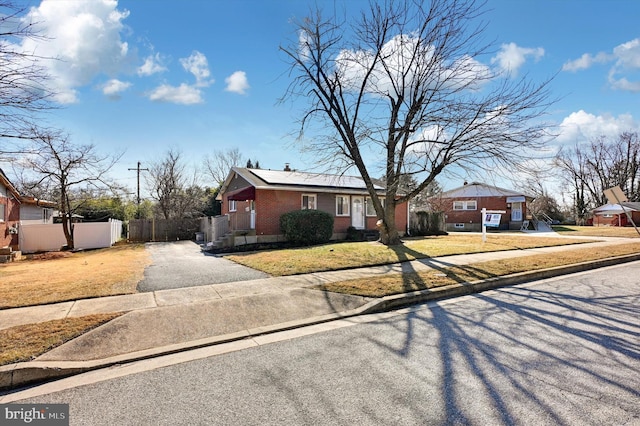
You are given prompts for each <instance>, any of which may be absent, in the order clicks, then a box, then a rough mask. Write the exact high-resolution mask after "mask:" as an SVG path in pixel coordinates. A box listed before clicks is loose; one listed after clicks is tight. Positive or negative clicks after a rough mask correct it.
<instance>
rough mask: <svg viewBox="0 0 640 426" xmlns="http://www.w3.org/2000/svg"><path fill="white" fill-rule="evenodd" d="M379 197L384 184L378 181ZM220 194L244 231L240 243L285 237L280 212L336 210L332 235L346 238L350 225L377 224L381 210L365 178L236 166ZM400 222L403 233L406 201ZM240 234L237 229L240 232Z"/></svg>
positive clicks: (233, 224) (232, 221) (233, 225)
mask: <svg viewBox="0 0 640 426" xmlns="http://www.w3.org/2000/svg"><path fill="white" fill-rule="evenodd" d="M375 189H376V193H377V194H378V196H379V197H381V198H382V197H384V195H385V190H384V188H383V187H382V186H380V185H375ZM218 200H220V201H222V214H223V215H228V217H229V227H230V230H231V231H236V232H237V231H244V232H243V233H242V234H241V235H242V238H240V239H239V238H237V237H236V243H235V244H237V243H238V240H240V242H242V241H244V242H247V243H251V242H274V241H282V240H283V236H282V232H281V230H280V216H281V215H282V214H284V213H287V212H290V211H293V210H301V209H317V210H322V211H325V212H327V213H330V214H331V215H333V216H334V227H333V238H334V239H341V238H345V237H346V234H347V228H349V227H350V226H353V227H354V228H356V229H362V230H376V222H377V220H378V219H377V216H376V213H375V210H374V208H373V204H372V203H371V201H370V196H369V193H368V192H367V189H366V186H365V183H364V181H363V180H362V178H360V177H355V176H338V175H327V174H317V173H306V172H298V171H292V170H289V168H288V167H286V168H285V170H265V169H247V168H240V167H234V168H232V169H231V171H230V172H229V175H228V176H227V179H226V180H225V182H224V184H223V185H222V188H221V190H220V193H219V195H218ZM396 226H397V228H398V230H399V231H400V233H401V235H402V234H403V233H404V232H405V230H406V227H407V203H403V204H400V205H398V206H396ZM236 235H238V234H237V233H236Z"/></svg>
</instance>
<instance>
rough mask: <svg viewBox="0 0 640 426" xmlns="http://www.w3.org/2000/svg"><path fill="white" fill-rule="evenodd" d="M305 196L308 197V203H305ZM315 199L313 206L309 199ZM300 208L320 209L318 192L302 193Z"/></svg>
mask: <svg viewBox="0 0 640 426" xmlns="http://www.w3.org/2000/svg"><path fill="white" fill-rule="evenodd" d="M304 197H307V204H306V205H305V203H304ZM310 200H313V207H310V204H311V203H309V201H310ZM300 209H301V210H318V196H317V194H302V195H301V196H300Z"/></svg>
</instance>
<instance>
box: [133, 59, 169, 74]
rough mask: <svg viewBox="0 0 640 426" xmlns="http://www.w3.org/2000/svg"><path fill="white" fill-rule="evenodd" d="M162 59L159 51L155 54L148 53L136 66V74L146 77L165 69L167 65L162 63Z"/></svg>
mask: <svg viewBox="0 0 640 426" xmlns="http://www.w3.org/2000/svg"><path fill="white" fill-rule="evenodd" d="M163 62H164V61H163V59H162V57H161V56H160V54H159V53H156V54H155V55H149V56H147V58H146V59H145V60H144V64H142V65H141V66H140V67H139V68H138V75H139V76H141V77H147V76H150V75H153V74H157V73H161V72H165V71H167V67H165V66H164V65H163Z"/></svg>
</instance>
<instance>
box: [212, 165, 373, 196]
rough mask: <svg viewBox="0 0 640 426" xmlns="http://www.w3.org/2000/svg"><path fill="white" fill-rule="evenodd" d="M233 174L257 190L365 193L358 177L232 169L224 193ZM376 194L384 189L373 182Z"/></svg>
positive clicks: (363, 184)
mask: <svg viewBox="0 0 640 426" xmlns="http://www.w3.org/2000/svg"><path fill="white" fill-rule="evenodd" d="M234 173H237V174H238V175H239V176H241V177H242V178H244V179H245V180H246V181H247V182H249V183H250V184H251V185H252V186H254V187H255V188H257V189H279V190H284V191H307V190H308V191H316V192H333V193H362V194H365V193H366V192H367V186H366V185H365V182H364V180H363V179H362V178H361V177H359V176H345V175H330V174H323V173H310V172H299V171H283V170H267V169H247V168H244V167H233V168H232V169H231V172H230V173H229V176H228V177H227V180H226V181H225V183H224V184H223V186H222V191H221V192H225V190H226V188H227V186H228V184H229V182H230V181H231V179H232V177H233V175H234ZM374 188H375V189H376V191H377V192H378V193H384V187H382V186H381V185H379V184H376V183H375V182H374Z"/></svg>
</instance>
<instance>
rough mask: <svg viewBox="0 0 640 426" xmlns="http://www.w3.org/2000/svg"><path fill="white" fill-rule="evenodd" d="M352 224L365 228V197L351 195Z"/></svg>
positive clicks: (355, 226) (358, 227)
mask: <svg viewBox="0 0 640 426" xmlns="http://www.w3.org/2000/svg"><path fill="white" fill-rule="evenodd" d="M351 226H353V227H354V228H356V229H364V197H355V196H354V197H351Z"/></svg>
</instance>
